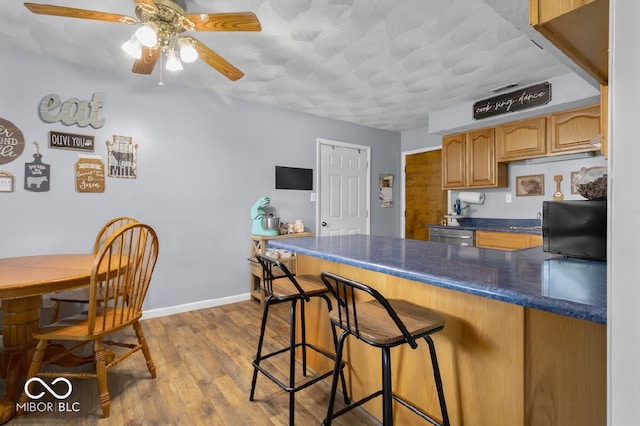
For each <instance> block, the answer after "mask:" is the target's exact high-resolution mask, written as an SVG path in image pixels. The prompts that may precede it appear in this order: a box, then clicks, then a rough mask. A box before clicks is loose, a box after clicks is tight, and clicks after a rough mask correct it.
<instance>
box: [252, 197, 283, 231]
mask: <svg viewBox="0 0 640 426" xmlns="http://www.w3.org/2000/svg"><path fill="white" fill-rule="evenodd" d="M270 203H271V200H270V199H269V197H262V198H260V199H259V200H258V201H256V202H255V204H254V205H253V206H251V219H252V220H253V225H252V226H251V234H253V235H268V236H274V235H278V234H279V232H278V229H277V227H276V229H268V228H267V227H265V225H264V221H263V218H264V217H265V216H268V215H267V213H266V212H265V210H264V209H265V207H268V206H269V204H270Z"/></svg>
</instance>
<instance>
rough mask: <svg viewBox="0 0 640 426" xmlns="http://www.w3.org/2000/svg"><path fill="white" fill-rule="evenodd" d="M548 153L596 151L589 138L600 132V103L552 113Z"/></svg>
mask: <svg viewBox="0 0 640 426" xmlns="http://www.w3.org/2000/svg"><path fill="white" fill-rule="evenodd" d="M549 127H550V130H551V135H550V138H549V153H550V154H564V153H567V152H584V151H596V150H597V149H598V148H597V147H596V146H595V145H593V144H592V143H591V139H593V138H594V137H596V136H598V135H599V134H600V105H594V106H590V107H586V108H578V109H574V110H570V111H566V112H561V113H556V114H552V115H551V116H550V118H549Z"/></svg>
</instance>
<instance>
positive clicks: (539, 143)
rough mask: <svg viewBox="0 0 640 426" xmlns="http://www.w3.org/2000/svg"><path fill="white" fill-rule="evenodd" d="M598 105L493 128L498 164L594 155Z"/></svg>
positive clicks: (597, 130)
mask: <svg viewBox="0 0 640 426" xmlns="http://www.w3.org/2000/svg"><path fill="white" fill-rule="evenodd" d="M600 126H601V123H600V105H592V106H588V107H582V108H577V109H572V110H569V111H563V112H558V113H554V114H550V115H545V116H541V117H535V118H530V119H528V120H520V121H516V122H513V123H506V124H502V125H500V126H498V127H497V128H496V147H497V151H498V161H505V162H509V161H516V160H525V159H527V158H535V157H546V156H552V155H559V154H569V153H576V152H587V151H597V150H598V147H597V146H596V145H594V144H592V143H591V141H592V139H593V138H594V137H596V136H598V135H599V134H600Z"/></svg>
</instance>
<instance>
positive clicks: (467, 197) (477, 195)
mask: <svg viewBox="0 0 640 426" xmlns="http://www.w3.org/2000/svg"><path fill="white" fill-rule="evenodd" d="M458 199H459V200H460V201H461V202H463V203H467V204H484V194H483V193H482V192H461V193H459V194H458Z"/></svg>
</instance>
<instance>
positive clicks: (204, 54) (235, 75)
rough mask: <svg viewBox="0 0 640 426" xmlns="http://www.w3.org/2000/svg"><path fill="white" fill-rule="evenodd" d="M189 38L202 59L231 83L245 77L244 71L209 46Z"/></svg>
mask: <svg viewBox="0 0 640 426" xmlns="http://www.w3.org/2000/svg"><path fill="white" fill-rule="evenodd" d="M189 38H190V39H191V40H192V43H193V47H194V48H195V49H196V50H197V51H198V55H200V59H202V60H203V61H205V62H206V63H207V64H209V65H211V66H212V67H213V68H215V69H216V70H218V72H220V74H222V75H224V76H225V77H227V78H228V79H229V80H231V81H236V80H238V79H240V78H242V77H243V76H244V73H243V72H242V71H240V70H239V69H238V68H236V67H234V66H233V65H231V64H230V63H229V62H227V60H226V59H224V58H222V57H221V56H220V55H218V54H217V53H216V52H214V51H213V50H211V49H209V48H208V47H207V46H205V45H204V44H202V43H201V42H199V41H198V40H196V39H195V38H193V37H189Z"/></svg>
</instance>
